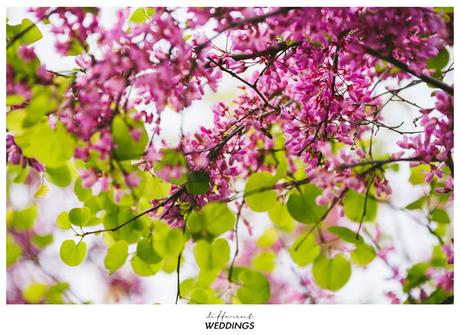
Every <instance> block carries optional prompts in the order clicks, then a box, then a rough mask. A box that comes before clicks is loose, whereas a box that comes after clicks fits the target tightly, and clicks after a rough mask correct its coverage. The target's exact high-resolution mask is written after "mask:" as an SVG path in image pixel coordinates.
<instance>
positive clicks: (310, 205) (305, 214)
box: [287, 184, 327, 224]
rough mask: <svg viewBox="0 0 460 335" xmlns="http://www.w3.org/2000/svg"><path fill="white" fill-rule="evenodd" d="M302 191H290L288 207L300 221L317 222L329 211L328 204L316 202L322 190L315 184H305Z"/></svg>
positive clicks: (292, 214)
mask: <svg viewBox="0 0 460 335" xmlns="http://www.w3.org/2000/svg"><path fill="white" fill-rule="evenodd" d="M301 191H302V193H299V192H298V191H297V190H293V191H291V192H290V193H289V199H288V202H287V209H288V211H289V213H290V214H291V216H292V217H293V218H294V219H295V220H297V221H298V222H301V223H307V224H309V223H317V222H318V221H319V220H320V219H321V217H322V216H323V215H324V214H325V213H326V211H327V206H318V205H317V204H316V198H317V197H318V196H319V195H320V194H321V193H322V192H321V190H320V189H319V188H318V187H316V186H315V185H313V184H308V185H304V186H303V187H301Z"/></svg>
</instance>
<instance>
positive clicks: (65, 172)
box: [46, 165, 72, 187]
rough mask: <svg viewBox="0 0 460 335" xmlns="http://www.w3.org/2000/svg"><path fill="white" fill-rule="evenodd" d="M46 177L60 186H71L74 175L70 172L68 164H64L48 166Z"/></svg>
mask: <svg viewBox="0 0 460 335" xmlns="http://www.w3.org/2000/svg"><path fill="white" fill-rule="evenodd" d="M46 178H47V179H48V180H49V181H50V182H52V183H53V184H54V185H57V186H60V187H66V186H69V185H70V183H71V182H72V176H71V174H70V169H69V167H68V166H67V165H62V166H59V167H56V168H52V167H47V168H46Z"/></svg>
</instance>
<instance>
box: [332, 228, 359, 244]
mask: <svg viewBox="0 0 460 335" xmlns="http://www.w3.org/2000/svg"><path fill="white" fill-rule="evenodd" d="M328 230H329V232H330V233H332V234H334V235H337V236H338V237H340V238H341V239H342V240H344V241H345V242H348V243H353V244H361V243H363V238H362V237H361V235H356V233H355V232H354V231H352V230H351V229H348V228H347V227H340V226H333V227H329V228H328Z"/></svg>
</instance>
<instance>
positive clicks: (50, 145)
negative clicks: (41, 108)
mask: <svg viewBox="0 0 460 335" xmlns="http://www.w3.org/2000/svg"><path fill="white" fill-rule="evenodd" d="M15 141H16V143H17V144H18V145H19V146H20V147H21V149H22V151H23V154H24V155H25V156H27V157H31V158H35V159H37V160H38V161H39V162H40V163H43V164H44V165H45V166H46V167H59V166H62V165H63V164H64V163H65V162H66V161H67V160H69V159H70V158H71V157H72V155H73V153H74V139H73V137H72V136H71V135H70V134H69V133H68V132H67V130H66V129H65V127H64V125H63V124H62V123H60V122H58V123H57V125H56V128H55V129H51V128H50V126H49V124H48V121H44V122H39V123H37V124H35V125H34V126H33V127H30V128H28V131H27V132H25V133H24V134H22V135H21V136H17V137H15Z"/></svg>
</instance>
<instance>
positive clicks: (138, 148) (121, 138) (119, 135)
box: [112, 115, 148, 160]
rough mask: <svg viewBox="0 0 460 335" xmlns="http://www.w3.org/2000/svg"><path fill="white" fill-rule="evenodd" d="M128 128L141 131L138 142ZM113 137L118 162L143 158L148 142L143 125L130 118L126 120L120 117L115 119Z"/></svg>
mask: <svg viewBox="0 0 460 335" xmlns="http://www.w3.org/2000/svg"><path fill="white" fill-rule="evenodd" d="M128 126H129V127H131V128H134V129H136V130H138V131H140V136H139V139H138V140H135V139H134V138H133V137H132V135H131V132H130V128H129V127H128ZM112 137H113V141H114V144H115V155H116V157H117V159H118V160H130V159H136V158H139V157H141V156H142V155H143V154H144V150H145V146H146V145H147V142H148V135H147V132H146V130H145V127H144V125H143V123H141V122H139V121H134V120H132V119H129V118H127V120H125V119H124V118H123V117H121V116H120V115H117V116H115V117H114V118H113V122H112Z"/></svg>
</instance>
